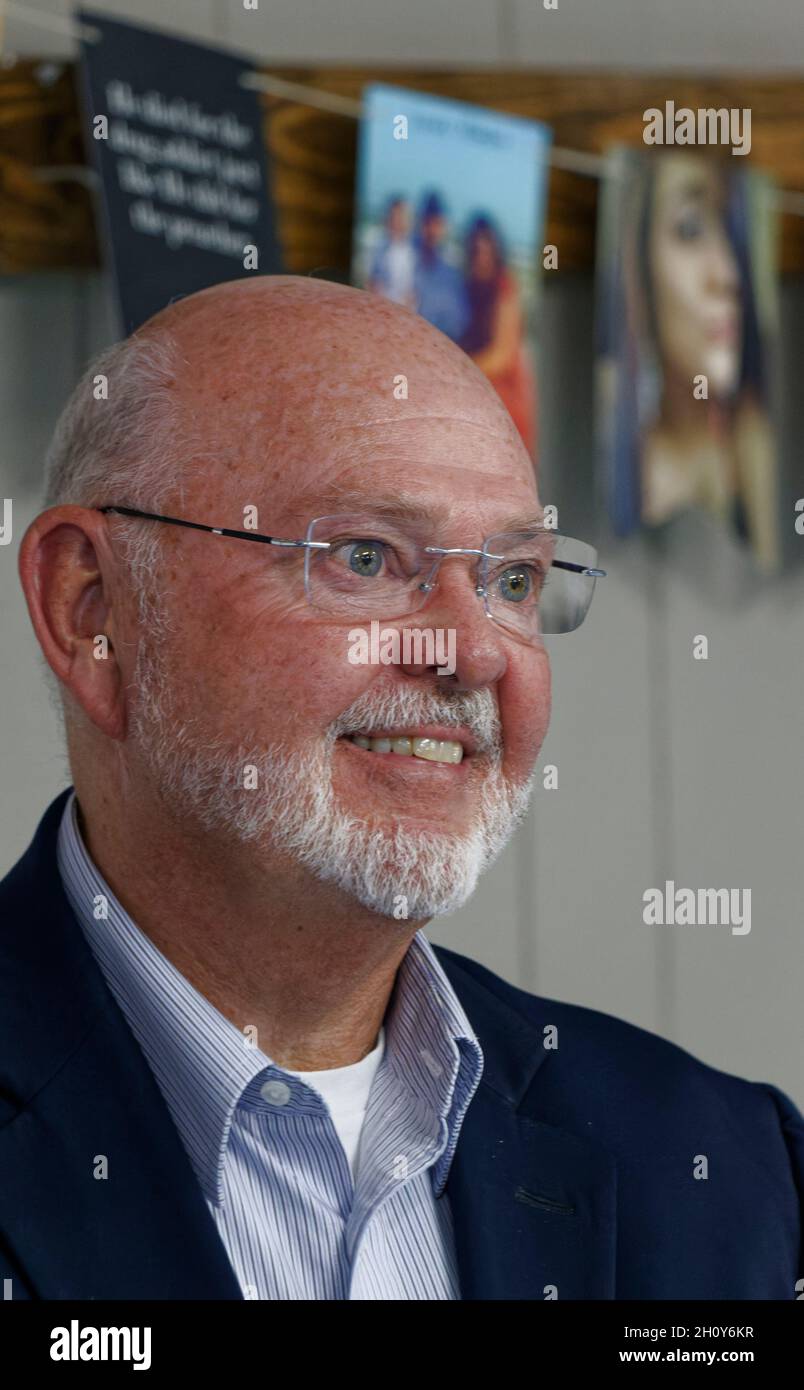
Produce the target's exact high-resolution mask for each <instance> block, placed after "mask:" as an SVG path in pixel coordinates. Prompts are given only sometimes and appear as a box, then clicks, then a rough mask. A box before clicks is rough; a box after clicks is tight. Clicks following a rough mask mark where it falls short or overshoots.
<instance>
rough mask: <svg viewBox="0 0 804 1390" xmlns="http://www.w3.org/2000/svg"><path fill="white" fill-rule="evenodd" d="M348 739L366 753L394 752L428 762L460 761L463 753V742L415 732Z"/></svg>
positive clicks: (361, 735)
mask: <svg viewBox="0 0 804 1390" xmlns="http://www.w3.org/2000/svg"><path fill="white" fill-rule="evenodd" d="M348 741H349V742H350V743H353V744H354V745H355V746H356V747H357V748H362V749H363V750H364V751H365V752H366V753H395V754H397V755H398V756H399V757H402V758H421V759H423V760H424V761H425V762H429V763H453V764H454V763H460V762H462V761H463V755H464V747H463V744H462V743H459V742H458V741H457V740H455V739H446V738H445V739H440V738H424V737H418V736H417V735H415V734H413V735H410V736H408V735H404V734H403V735H396V734H395V735H393V736H388V737H387V738H382V737H380V738H374V737H372V738H369V737H368V735H366V734H352V735H351V736H349V739H348Z"/></svg>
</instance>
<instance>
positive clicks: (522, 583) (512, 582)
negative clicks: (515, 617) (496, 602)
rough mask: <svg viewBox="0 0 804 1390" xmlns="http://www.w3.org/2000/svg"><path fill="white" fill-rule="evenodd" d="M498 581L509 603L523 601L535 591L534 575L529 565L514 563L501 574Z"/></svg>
mask: <svg viewBox="0 0 804 1390" xmlns="http://www.w3.org/2000/svg"><path fill="white" fill-rule="evenodd" d="M497 583H498V584H499V587H500V593H501V595H502V597H503V598H504V599H505V600H506V602H507V603H522V602H523V601H524V600H525V599H526V598H530V596H531V594H532V593H533V592H534V588H535V585H534V582H533V576H532V574H531V571H530V567H529V566H528V565H512V566H511V567H510V569H507V570H504V571H503V573H502V574H501V575H500V576H499V578H498V580H497Z"/></svg>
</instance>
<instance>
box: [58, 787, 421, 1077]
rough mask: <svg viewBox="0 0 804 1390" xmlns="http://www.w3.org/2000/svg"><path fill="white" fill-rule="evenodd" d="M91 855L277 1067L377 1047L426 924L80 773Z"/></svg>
mask: <svg viewBox="0 0 804 1390" xmlns="http://www.w3.org/2000/svg"><path fill="white" fill-rule="evenodd" d="M74 782H75V788H76V796H77V798H78V802H79V805H80V808H81V822H80V823H81V828H82V834H83V838H84V842H85V844H86V846H87V850H88V852H89V854H90V856H91V858H92V860H93V861H94V863H95V865H96V866H97V868H98V869H99V871H100V873H101V874H102V875H103V877H104V878H105V880H106V882H107V883H108V884H109V887H110V888H111V889H112V892H113V893H114V895H115V897H116V898H117V899H118V901H119V902H120V903H121V904H122V906H123V907H124V908H125V910H126V912H128V914H129V916H130V917H131V918H132V919H133V921H134V922H135V923H136V925H137V926H138V927H139V929H140V930H141V931H143V932H144V933H145V934H146V936H148V937H149V938H150V940H151V941H152V942H153V943H154V945H155V946H156V947H157V948H158V949H159V950H160V951H161V952H162V954H163V955H165V956H166V957H167V959H168V960H169V961H171V963H172V964H173V965H175V966H176V968H177V969H178V970H180V971H181V973H182V974H183V975H184V976H185V977H186V978H187V979H188V980H189V981H190V983H191V984H192V985H193V986H194V987H195V988H196V989H197V990H198V991H199V992H200V993H201V994H203V995H204V996H205V997H206V998H207V999H208V1000H209V1001H210V1003H212V1004H213V1005H214V1006H215V1008H217V1009H218V1010H219V1011H220V1012H221V1013H222V1014H224V1015H225V1017H226V1018H228V1019H229V1020H230V1021H231V1022H232V1023H233V1024H234V1025H235V1027H236V1028H238V1029H239V1030H241V1031H242V1030H243V1029H245V1028H247V1027H252V1028H253V1027H256V1029H257V1036H256V1042H257V1045H258V1046H259V1048H260V1049H261V1051H263V1052H265V1053H266V1054H267V1055H268V1056H269V1057H270V1058H271V1060H272V1061H273V1062H275V1063H276V1064H277V1065H278V1066H284V1067H287V1068H289V1069H291V1070H298V1071H319V1070H326V1069H329V1068H331V1067H341V1066H348V1065H350V1064H351V1063H353V1062H358V1061H360V1060H361V1058H363V1057H365V1056H366V1055H367V1053H369V1052H370V1051H371V1050H372V1049H373V1048H374V1046H375V1045H376V1042H377V1037H378V1034H379V1030H380V1026H381V1024H382V1022H383V1018H384V1016H385V1013H386V1010H387V1007H388V1003H389V1000H390V997H391V992H392V990H393V986H394V980H395V977H396V972H397V969H398V967H399V965H400V962H401V961H402V959H403V957H404V955H405V952H406V951H407V948H408V946H409V945H410V942H411V940H412V938H413V936H414V935H415V932H416V929H417V927H418V926H419V925H421V924H419V923H411V922H396V921H389V920H388V919H386V918H381V917H379V916H378V915H377V914H375V913H372V912H370V911H369V910H368V909H366V908H364V907H362V906H361V905H360V904H359V903H357V902H356V900H355V899H354V898H351V897H349V896H348V895H347V894H345V893H342V892H341V891H340V890H339V889H337V888H333V887H332V886H331V885H327V884H321V883H319V882H318V881H317V880H315V879H313V878H312V877H311V876H310V875H309V873H308V872H307V871H306V870H304V869H303V868H301V867H300V866H299V865H297V864H295V863H293V862H292V861H290V860H287V859H284V860H283V859H281V858H277V859H276V860H272V862H271V864H270V866H268V865H267V864H266V863H265V862H261V863H260V864H259V865H257V866H255V862H254V861H255V857H256V855H255V847H254V846H253V845H252V846H248V845H240V844H238V843H235V842H231V841H230V842H227V843H222V842H221V840H220V838H219V837H217V838H216V837H215V836H213V835H211V834H209V833H207V832H204V831H203V830H200V829H198V828H197V827H194V826H188V824H187V822H186V820H185V819H182V820H181V822H179V821H178V820H177V819H173V818H171V817H170V816H169V815H168V816H166V814H165V808H164V805H163V803H162V802H161V801H160V802H158V803H157V802H156V799H154V800H138V799H137V798H136V797H132V796H130V795H129V796H128V797H126V798H124V796H123V793H122V788H121V787H116V788H114V787H109V788H107V787H105V786H102V785H95V784H93V782H92V780H91V779H90V778H88V779H84V778H81V777H79V776H77V775H76V777H75V778H74Z"/></svg>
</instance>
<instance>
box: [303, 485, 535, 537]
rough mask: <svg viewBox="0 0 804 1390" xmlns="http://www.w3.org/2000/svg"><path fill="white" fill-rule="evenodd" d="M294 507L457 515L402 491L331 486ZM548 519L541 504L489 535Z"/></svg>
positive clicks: (417, 516)
mask: <svg viewBox="0 0 804 1390" xmlns="http://www.w3.org/2000/svg"><path fill="white" fill-rule="evenodd" d="M293 509H294V511H298V512H299V513H302V512H303V513H305V516H306V517H307V518H309V519H312V518H313V517H316V516H334V515H338V513H340V512H343V513H349V512H353V513H356V514H361V515H362V514H366V513H368V514H371V515H373V516H376V517H377V518H378V519H380V520H393V519H400V520H407V521H413V522H418V523H420V524H422V525H428V526H438V527H444V526H447V525H449V524H450V522H451V521H452V520H453V519H454V517H455V508H454V506H450V505H447V504H445V503H444V502H443V501H439V500H437V499H436V500H435V501H434V502H433V503H430V504H427V503H422V502H421V501H420V500H418V499H417V498H416V497H414V496H413V495H412V494H411V493H407V492H404V491H401V492H399V493H393V494H388V493H385V494H381V495H375V496H370V495H367V494H366V493H365V492H362V491H354V490H350V489H348V488H347V489H344V488H339V487H337V486H334V487H333V486H331V485H330V486H328V487H326V488H324V489H323V490H318V491H315V492H313V491H311V492H308V493H306V494H302V495H301V496H297V497H296V498H294V500H293ZM543 519H544V511H543V510H542V509H540V508H538V507H536V508H535V509H534V511H532V512H528V513H527V514H525V513H519V514H518V515H517V516H515V517H512V518H509V519H508V520H506V521H501V522H498V523H497V524H496V525H495V526H493V527H491V528H490V529H489V531H488V532H487V534H489V535H493V534H496V533H497V532H503V531H526V530H528V529H530V528H531V527H533V526H538V525H539V524H540V523H541V522H542V521H543Z"/></svg>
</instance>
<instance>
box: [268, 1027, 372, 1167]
mask: <svg viewBox="0 0 804 1390" xmlns="http://www.w3.org/2000/svg"><path fill="white" fill-rule="evenodd" d="M384 1051H385V1027H384V1026H383V1027H382V1028H381V1029H380V1032H379V1036H378V1038H377V1045H376V1047H375V1048H374V1050H373V1051H372V1052H369V1053H368V1054H367V1056H365V1057H363V1058H361V1060H360V1061H359V1062H352V1063H351V1065H350V1066H348V1067H330V1068H329V1069H328V1070H327V1071H291V1070H290V1068H289V1067H286V1068H285V1071H288V1072H290V1075H291V1076H297V1077H298V1078H299V1080H300V1081H304V1082H305V1083H306V1084H307V1085H308V1086H312V1087H313V1090H315V1091H317V1092H318V1094H319V1095H320V1096H321V1098H322V1100H323V1101H324V1103H325V1105H326V1106H327V1109H328V1110H329V1113H330V1115H331V1117H332V1123H333V1124H334V1126H335V1131H336V1133H337V1135H338V1138H339V1139H340V1141H341V1143H342V1144H343V1147H344V1151H345V1153H346V1157H347V1159H348V1160H349V1167H350V1168H351V1170H352V1179H353V1180H354V1179H355V1178H356V1176H357V1156H358V1148H359V1145H360V1131H361V1129H362V1128H363V1119H364V1117H365V1114H366V1106H367V1105H368V1098H369V1092H370V1090H371V1085H372V1082H373V1080H374V1077H375V1075H376V1072H377V1068H378V1067H379V1065H380V1062H381V1061H382V1057H383V1053H384Z"/></svg>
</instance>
